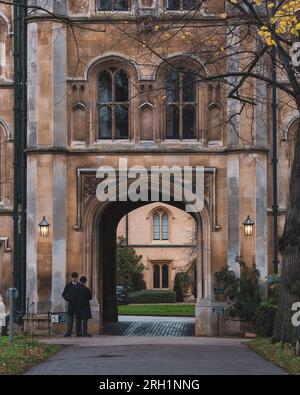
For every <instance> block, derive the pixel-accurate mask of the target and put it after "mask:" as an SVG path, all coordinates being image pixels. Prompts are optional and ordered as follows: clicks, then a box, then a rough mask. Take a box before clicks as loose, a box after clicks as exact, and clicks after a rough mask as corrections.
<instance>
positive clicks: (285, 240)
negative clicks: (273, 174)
mask: <svg viewBox="0 0 300 395" xmlns="http://www.w3.org/2000/svg"><path fill="white" fill-rule="evenodd" d="M299 126H300V125H299ZM299 126H298V129H297V132H296V141H295V157H294V162H293V166H292V172H291V180H290V197H289V204H288V209H287V215H286V220H285V225H284V232H283V236H282V243H281V254H282V257H283V261H282V271H281V281H280V291H279V302H278V309H277V313H276V317H275V324H274V330H273V336H272V341H273V342H278V341H280V340H282V341H284V342H289V343H292V344H295V343H296V328H295V327H293V325H292V322H291V316H292V309H291V308H292V305H293V303H295V302H299V301H300V130H299Z"/></svg>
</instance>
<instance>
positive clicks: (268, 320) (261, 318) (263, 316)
mask: <svg viewBox="0 0 300 395" xmlns="http://www.w3.org/2000/svg"><path fill="white" fill-rule="evenodd" d="M276 310H277V308H276V306H273V305H270V304H266V303H261V304H260V306H259V307H258V308H257V310H256V312H255V316H254V327H255V330H256V333H257V334H258V335H259V336H263V337H271V336H272V332H273V326H274V321H275V315H276Z"/></svg>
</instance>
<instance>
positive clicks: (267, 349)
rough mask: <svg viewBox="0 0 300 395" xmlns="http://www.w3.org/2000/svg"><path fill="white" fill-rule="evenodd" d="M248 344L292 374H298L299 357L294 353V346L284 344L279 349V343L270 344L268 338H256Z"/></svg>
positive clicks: (299, 367)
mask: <svg viewBox="0 0 300 395" xmlns="http://www.w3.org/2000/svg"><path fill="white" fill-rule="evenodd" d="M248 346H249V347H250V348H252V349H253V350H254V351H256V352H257V353H258V354H260V355H262V356H263V357H264V358H266V359H267V360H269V361H271V362H273V363H274V364H275V365H278V366H280V367H282V368H283V369H285V370H286V371H287V372H288V373H290V374H293V375H300V357H296V355H295V347H292V346H291V345H290V344H286V345H285V347H284V350H283V351H282V350H281V344H280V343H277V344H271V343H270V340H269V339H263V338H258V339H255V340H253V341H251V342H249V343H248Z"/></svg>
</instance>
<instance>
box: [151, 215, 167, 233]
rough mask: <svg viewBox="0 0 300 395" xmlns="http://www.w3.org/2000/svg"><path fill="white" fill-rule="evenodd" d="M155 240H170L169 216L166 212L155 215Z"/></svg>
mask: <svg viewBox="0 0 300 395" xmlns="http://www.w3.org/2000/svg"><path fill="white" fill-rule="evenodd" d="M153 240H169V215H168V213H167V212H165V211H155V212H154V213H153Z"/></svg>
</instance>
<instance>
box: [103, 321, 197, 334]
mask: <svg viewBox="0 0 300 395" xmlns="http://www.w3.org/2000/svg"><path fill="white" fill-rule="evenodd" d="M104 334H106V335H112V336H194V335H195V324H194V323H193V322H176V321H175V322H174V321H154V322H152V321H128V322H114V323H107V324H105V325H104Z"/></svg>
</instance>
